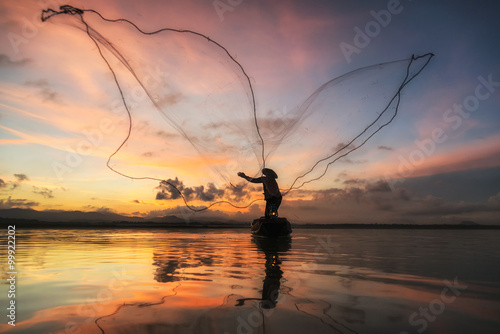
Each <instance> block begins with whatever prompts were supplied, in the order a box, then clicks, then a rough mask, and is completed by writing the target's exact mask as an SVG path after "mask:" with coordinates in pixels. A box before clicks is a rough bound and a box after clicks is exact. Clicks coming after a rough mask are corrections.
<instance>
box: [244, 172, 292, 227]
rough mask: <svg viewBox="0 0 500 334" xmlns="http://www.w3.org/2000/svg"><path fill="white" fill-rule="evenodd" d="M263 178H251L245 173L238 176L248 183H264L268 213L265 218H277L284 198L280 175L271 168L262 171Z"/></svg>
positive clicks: (266, 212)
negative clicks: (280, 186) (278, 180)
mask: <svg viewBox="0 0 500 334" xmlns="http://www.w3.org/2000/svg"><path fill="white" fill-rule="evenodd" d="M262 174H263V176H261V177H256V178H254V177H250V176H247V175H245V173H243V172H239V173H238V176H239V177H242V178H244V179H245V180H247V181H248V182H252V183H262V186H263V187H264V199H265V200H266V211H265V213H264V216H265V218H277V217H278V208H279V206H280V204H281V200H282V198H283V197H282V196H281V192H280V188H279V186H278V182H276V179H277V178H278V174H276V172H275V171H273V170H272V169H270V168H264V169H263V170H262Z"/></svg>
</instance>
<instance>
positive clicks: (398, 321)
mask: <svg viewBox="0 0 500 334" xmlns="http://www.w3.org/2000/svg"><path fill="white" fill-rule="evenodd" d="M499 240H500V231H461V230H458V231H450V230H306V229H295V230H294V233H293V237H292V238H291V240H284V241H281V242H278V243H277V242H269V241H268V240H262V239H254V238H252V237H251V236H250V234H249V231H248V230H246V229H228V230H219V229H192V230H98V231H94V230H22V229H21V230H19V229H18V231H17V234H16V242H17V245H16V259H17V268H16V269H17V272H18V275H17V282H16V305H17V310H16V326H15V327H12V326H9V325H7V321H8V319H6V314H7V311H3V312H4V315H3V316H2V317H3V318H4V320H3V321H2V323H1V324H0V332H9V333H96V334H98V333H197V334H198V333H221V334H226V333H245V334H249V333H396V334H403V333H499V332H500V320H499V318H500V245H499ZM3 249H6V247H5V242H4V243H3ZM6 272H7V268H6V266H5V265H3V270H2V273H3V275H4V277H3V280H2V285H1V288H2V291H1V295H0V305H1V306H2V309H3V310H5V306H7V305H8V302H9V299H8V298H7V287H8V285H7V283H6V278H7V277H6V274H5V273H6Z"/></svg>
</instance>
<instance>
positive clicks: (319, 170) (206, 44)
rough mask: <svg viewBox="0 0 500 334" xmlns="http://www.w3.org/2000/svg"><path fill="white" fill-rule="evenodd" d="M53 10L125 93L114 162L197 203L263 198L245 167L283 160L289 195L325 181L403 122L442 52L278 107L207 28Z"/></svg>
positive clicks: (341, 81) (335, 83)
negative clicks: (407, 98) (407, 93)
mask: <svg viewBox="0 0 500 334" xmlns="http://www.w3.org/2000/svg"><path fill="white" fill-rule="evenodd" d="M60 14H65V15H60ZM49 19H50V21H51V22H54V23H57V24H68V25H71V26H73V27H76V28H78V29H80V30H82V31H83V32H84V33H85V34H86V35H87V36H88V38H89V39H90V40H91V41H92V42H93V44H94V45H95V47H96V49H97V52H98V53H99V55H100V58H101V59H102V61H103V62H104V63H105V65H106V67H107V68H108V69H109V72H110V73H111V76H112V82H113V84H114V85H115V86H116V87H115V88H116V94H117V97H118V98H117V103H115V105H114V108H113V109H114V110H112V112H114V113H115V114H120V113H122V114H123V115H125V117H126V119H127V124H128V127H127V129H126V131H125V134H124V136H123V140H122V141H121V143H120V144H119V145H118V147H117V148H116V150H115V151H114V152H111V153H110V156H109V159H108V161H107V166H108V167H109V168H110V169H111V170H112V171H113V172H115V173H117V174H119V175H121V176H123V177H126V178H130V179H146V180H154V181H158V182H159V185H158V186H157V187H156V191H157V194H156V198H157V199H158V200H172V199H182V200H183V201H184V203H185V205H186V206H187V207H188V208H190V209H192V210H195V211H200V210H205V209H207V208H209V207H211V206H213V205H215V204H219V203H227V204H230V205H232V206H234V207H239V208H243V207H248V206H249V205H250V204H252V203H253V202H254V201H255V195H253V191H254V190H255V189H257V188H254V187H252V186H251V185H249V184H248V183H246V181H242V179H241V178H239V177H238V176H237V175H236V173H237V172H239V171H245V172H247V174H248V175H249V176H258V175H260V171H261V170H262V168H264V167H270V168H273V169H275V170H276V171H277V172H278V174H279V182H280V187H281V189H282V193H283V194H284V195H286V194H287V193H288V192H289V191H291V190H294V189H298V188H301V187H303V186H304V185H306V184H309V183H311V182H313V181H317V180H319V179H321V178H322V177H323V176H324V175H326V173H327V171H328V169H329V167H330V166H331V165H332V164H333V163H335V162H337V161H339V159H342V158H344V157H346V156H347V155H348V154H350V153H351V152H354V151H356V150H358V149H359V148H361V147H362V146H363V145H364V144H365V143H366V142H368V141H369V140H370V139H371V138H372V137H373V136H374V135H375V134H376V133H378V132H379V131H381V130H382V129H383V128H384V127H386V126H387V125H388V124H390V123H391V122H392V120H393V119H394V118H395V116H396V115H397V113H398V108H399V105H400V101H401V93H402V90H403V89H404V88H405V86H406V85H407V84H408V83H409V82H410V81H411V80H413V79H414V78H415V77H416V76H417V75H418V74H419V73H420V72H421V71H422V70H423V69H424V68H425V66H427V64H428V63H429V61H430V59H431V58H432V56H433V55H432V54H426V55H423V56H417V57H415V56H412V57H411V58H409V59H404V60H398V61H392V62H388V63H384V64H377V65H374V66H369V67H365V68H361V69H358V70H355V71H352V72H350V73H347V74H345V75H342V76H340V77H338V78H335V79H333V80H331V81H328V82H327V83H325V84H324V85H322V86H321V87H319V88H318V89H317V90H316V91H314V92H313V93H312V94H311V95H310V96H309V97H308V98H306V99H305V100H304V102H303V103H302V104H301V105H300V106H298V107H297V108H294V109H290V110H288V111H287V112H286V113H282V114H276V113H274V114H273V113H269V112H266V113H264V112H262V111H260V110H257V108H256V96H255V94H254V89H253V82H252V80H251V79H250V77H249V74H248V73H247V72H246V71H245V69H244V67H243V66H242V64H240V62H239V61H238V60H237V59H236V58H235V57H234V56H233V55H232V54H231V53H230V51H229V50H228V49H226V47H224V46H222V45H221V44H219V43H218V42H217V41H214V40H212V39H210V38H209V37H208V36H205V35H204V34H202V33H199V32H196V31H191V30H180V29H173V28H164V29H160V30H157V31H152V32H147V31H143V30H141V28H140V27H138V26H137V25H135V24H134V23H133V22H131V21H129V20H126V19H116V20H111V19H107V18H105V17H103V16H102V15H101V14H100V13H98V12H97V11H94V10H88V9H86V10H81V9H78V8H74V7H71V6H67V5H66V6H61V7H60V8H59V10H53V9H47V10H44V11H43V12H42V20H43V21H47V20H49ZM259 192H260V189H259Z"/></svg>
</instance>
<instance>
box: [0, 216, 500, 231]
mask: <svg viewBox="0 0 500 334" xmlns="http://www.w3.org/2000/svg"><path fill="white" fill-rule="evenodd" d="M0 222H1V225H5V226H7V225H13V224H14V225H18V226H16V228H23V229H25V228H31V229H53V228H59V229H138V228H140V229H148V228H149V229H151V228H153V229H193V228H212V229H224V228H244V229H248V228H249V227H250V223H248V224H245V223H237V222H225V223H224V222H186V223H168V222H148V221H145V222H128V221H75V222H48V221H40V220H35V219H18V218H1V219H0ZM292 227H293V228H294V229H418V230H441V229H442V230H500V225H479V224H455V225H451V224H435V225H417V224H292Z"/></svg>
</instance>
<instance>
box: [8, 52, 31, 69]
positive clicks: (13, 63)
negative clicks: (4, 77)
mask: <svg viewBox="0 0 500 334" xmlns="http://www.w3.org/2000/svg"><path fill="white" fill-rule="evenodd" d="M31 62H32V60H31V59H29V58H23V59H20V60H12V59H10V57H9V56H7V55H6V54H0V67H20V66H25V65H27V64H30V63H31Z"/></svg>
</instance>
